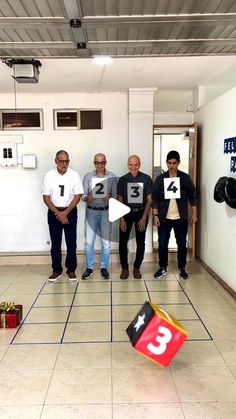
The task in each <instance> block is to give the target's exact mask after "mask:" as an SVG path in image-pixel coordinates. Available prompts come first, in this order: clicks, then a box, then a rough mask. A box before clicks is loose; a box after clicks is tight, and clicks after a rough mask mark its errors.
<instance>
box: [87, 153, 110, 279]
mask: <svg viewBox="0 0 236 419" xmlns="http://www.w3.org/2000/svg"><path fill="white" fill-rule="evenodd" d="M93 163H94V168H95V170H93V171H92V172H89V173H87V174H86V175H85V176H84V179H83V187H84V195H83V201H84V202H86V204H87V206H86V219H85V236H86V242H85V253H86V265H87V267H86V270H85V271H84V273H83V275H82V279H88V278H89V277H90V276H92V275H93V268H94V242H95V239H96V236H97V234H99V236H100V241H101V256H100V272H101V277H102V278H103V279H109V277H110V274H109V272H108V265H109V258H110V247H111V245H110V236H111V223H110V221H109V218H108V215H109V213H108V201H109V198H116V187H117V181H116V176H115V175H114V174H113V173H111V172H108V170H107V169H106V164H107V159H106V156H105V154H103V153H97V154H95V156H94V159H93Z"/></svg>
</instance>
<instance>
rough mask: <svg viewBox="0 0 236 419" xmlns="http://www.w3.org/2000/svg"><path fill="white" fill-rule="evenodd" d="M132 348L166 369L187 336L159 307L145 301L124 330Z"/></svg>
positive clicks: (171, 317) (170, 316) (173, 319)
mask: <svg viewBox="0 0 236 419" xmlns="http://www.w3.org/2000/svg"><path fill="white" fill-rule="evenodd" d="M126 332H127V334H128V336H129V339H130V341H131V343H132V345H133V347H134V348H135V349H136V350H137V351H138V352H141V353H142V354H143V355H144V356H146V357H148V358H149V359H151V360H152V361H154V362H156V363H157V364H159V365H161V366H162V367H167V366H168V365H169V363H170V361H171V360H172V358H173V357H174V355H175V354H176V352H177V351H178V350H179V349H180V347H181V346H182V344H183V343H184V341H185V339H186V337H187V336H188V334H187V332H186V330H185V329H184V328H183V326H182V325H181V324H180V323H179V322H178V320H176V319H175V318H174V317H173V316H172V315H170V314H169V313H167V312H166V311H165V310H163V309H162V308H161V307H159V306H157V305H156V304H153V303H151V302H149V301H147V302H146V303H145V304H144V305H143V307H142V308H141V310H140V311H139V312H138V314H137V316H136V317H135V318H134V320H133V321H132V323H130V325H129V326H128V328H127V329H126Z"/></svg>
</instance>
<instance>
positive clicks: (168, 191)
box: [152, 150, 197, 279]
mask: <svg viewBox="0 0 236 419" xmlns="http://www.w3.org/2000/svg"><path fill="white" fill-rule="evenodd" d="M166 164H167V167H168V170H167V171H166V172H165V173H162V174H161V175H159V176H158V177H157V178H156V180H155V182H154V187H153V194H152V197H153V224H154V225H155V226H156V227H157V228H158V242H159V249H158V251H159V265H160V268H159V269H158V271H157V272H156V273H155V274H154V277H155V278H157V279H160V278H162V277H163V276H165V275H167V265H168V243H169V239H170V233H171V230H172V228H173V230H174V233H175V238H176V243H177V248H178V252H177V258H178V268H179V276H180V278H182V279H187V278H188V274H187V272H186V271H185V265H186V258H187V246H186V238H187V233H188V203H190V205H191V208H192V215H191V222H192V223H196V222H197V198H196V189H195V186H194V184H193V182H192V180H191V178H190V176H189V175H188V174H187V173H184V172H181V171H180V170H178V166H179V164H180V156H179V153H178V151H175V150H172V151H170V152H169V153H168V154H167V158H166Z"/></svg>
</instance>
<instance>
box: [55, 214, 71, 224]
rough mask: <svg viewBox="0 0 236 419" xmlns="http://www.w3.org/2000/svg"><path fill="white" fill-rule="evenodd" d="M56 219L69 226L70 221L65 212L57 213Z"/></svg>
mask: <svg viewBox="0 0 236 419" xmlns="http://www.w3.org/2000/svg"><path fill="white" fill-rule="evenodd" d="M55 216H56V219H57V220H58V221H60V223H62V224H69V220H68V218H67V215H66V214H65V212H64V211H59V212H56V213H55Z"/></svg>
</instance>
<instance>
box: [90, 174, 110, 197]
mask: <svg viewBox="0 0 236 419" xmlns="http://www.w3.org/2000/svg"><path fill="white" fill-rule="evenodd" d="M92 195H93V198H105V197H106V196H107V179H106V178H99V179H98V178H96V177H93V178H92Z"/></svg>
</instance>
